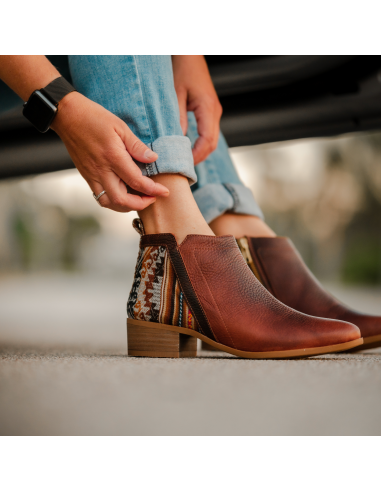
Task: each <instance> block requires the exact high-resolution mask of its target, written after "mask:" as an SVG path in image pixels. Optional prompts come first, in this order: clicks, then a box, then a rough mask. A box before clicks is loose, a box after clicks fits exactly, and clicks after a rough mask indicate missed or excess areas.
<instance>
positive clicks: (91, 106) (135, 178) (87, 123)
mask: <svg viewBox="0 0 381 492" xmlns="http://www.w3.org/2000/svg"><path fill="white" fill-rule="evenodd" d="M52 129H53V130H54V131H55V132H56V133H57V134H58V135H59V136H60V137H61V139H62V141H63V143H64V144H65V146H66V148H67V150H68V152H69V154H70V157H71V158H72V160H73V162H74V164H75V166H76V167H77V169H78V171H79V172H80V173H81V175H82V176H83V177H84V178H85V180H86V181H87V183H88V185H89V186H90V188H91V190H92V191H93V192H94V193H95V194H96V195H98V194H99V193H101V191H103V190H106V193H105V194H104V195H102V197H101V198H100V199H99V202H100V204H101V205H102V207H106V208H110V209H111V210H115V211H117V212H130V211H131V210H137V211H139V210H143V209H144V208H146V207H148V206H149V205H151V204H152V203H153V202H154V201H155V200H156V198H155V197H157V196H167V195H168V194H169V191H168V189H167V188H166V187H165V186H163V185H161V184H159V183H155V182H154V181H153V180H152V179H150V178H148V177H146V176H143V175H142V172H141V170H140V169H139V167H138V166H137V165H136V164H135V162H134V161H133V160H132V157H133V158H135V159H136V160H137V161H139V162H143V163H146V164H148V163H150V162H154V161H155V160H156V159H157V158H158V156H157V154H155V152H152V150H151V149H150V148H149V147H147V146H146V145H145V144H144V143H143V142H141V141H140V140H139V139H138V138H137V137H136V136H135V135H134V134H133V133H132V131H131V130H130V129H129V128H128V126H127V125H126V124H125V123H124V122H123V121H122V120H121V119H120V118H118V117H117V116H115V115H114V114H112V113H110V111H108V110H107V109H105V108H103V107H102V106H100V105H99V104H97V103H95V102H93V101H91V100H90V99H87V98H86V97H85V96H83V95H81V94H79V93H78V92H72V93H70V94H68V95H67V96H65V97H64V98H63V99H62V101H61V102H60V104H59V110H58V113H57V116H56V118H55V120H54V122H53V124H52ZM126 184H128V186H129V187H130V188H132V189H133V190H136V191H137V192H139V194H137V195H135V194H130V193H127V188H126Z"/></svg>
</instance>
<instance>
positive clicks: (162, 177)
mask: <svg viewBox="0 0 381 492" xmlns="http://www.w3.org/2000/svg"><path fill="white" fill-rule="evenodd" d="M152 179H153V180H154V181H155V182H156V183H161V184H163V185H164V186H166V187H167V188H168V190H169V196H166V197H158V198H157V199H156V201H155V202H154V203H153V204H152V205H150V206H149V207H147V208H145V209H144V210H142V211H140V212H139V217H140V218H141V219H142V221H143V224H144V229H145V232H146V234H160V233H165V232H170V233H172V234H173V235H174V236H175V237H176V240H177V242H178V243H179V244H180V243H181V242H182V241H183V240H184V239H185V237H186V236H187V235H188V234H201V235H203V236H214V234H213V231H212V230H211V229H210V227H209V226H208V224H207V223H206V222H205V219H204V217H203V216H202V214H201V212H200V210H199V208H198V206H197V204H196V202H195V200H194V198H193V195H192V192H191V189H190V186H189V183H188V179H187V178H185V177H184V176H181V175H179V174H158V175H157V176H153V177H152Z"/></svg>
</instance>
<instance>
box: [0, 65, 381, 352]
mask: <svg viewBox="0 0 381 492" xmlns="http://www.w3.org/2000/svg"><path fill="white" fill-rule="evenodd" d="M52 58H53V59H54V61H55V62H56V64H58V65H59V63H62V62H63V61H64V60H63V57H55V58H54V57H52ZM269 58H272V59H273V60H270V61H271V63H273V65H271V64H270V65H271V67H272V70H273V72H274V70H275V69H274V66H275V67H277V65H276V63H278V62H279V63H280V65H279V66H278V72H276V70H275V72H276V73H275V75H276V77H277V79H276V80H277V81H279V80H283V86H282V87H280V86H279V84H278V86H276V85H275V86H274V87H273V86H272V85H271V80H272V79H271V78H270V79H269V78H267V79H266V77H265V75H266V66H267V68H268V65H266V63H267V64H269V60H268V59H269ZM285 58H289V59H290V58H292V59H293V60H288V65H287V64H286V65H287V66H288V67H289V71H288V72H287V71H285V69H284V66H285ZM295 58H298V60H297V61H296V62H295V60H294V59H295ZM306 58H308V60H304V65H303V64H301V61H303V60H302V59H306ZM311 58H313V59H314V60H313V62H314V63H315V65H313V64H312V65H311V60H310V59H311ZM322 58H324V60H321V59H322ZM327 58H328V59H330V60H328V62H327ZM334 58H335V59H336V62H335V63H336V64H333V59H334ZM339 58H340V57H207V59H208V63H209V65H210V68H211V73H212V76H213V77H214V81H215V83H216V87H217V89H218V91H219V95H220V98H221V101H222V103H223V106H224V109H225V114H224V119H223V121H222V128H223V130H224V132H225V134H226V137H227V140H228V142H229V144H230V145H231V150H230V152H231V156H232V158H233V161H234V163H235V165H236V166H237V168H238V171H239V174H240V176H241V177H242V179H243V181H244V183H245V184H246V185H247V186H249V187H251V188H252V190H253V191H254V195H255V197H256V199H257V200H258V202H259V204H260V206H261V207H262V209H263V212H264V214H265V218H266V221H267V223H268V224H269V225H270V226H271V227H272V228H273V229H274V230H275V231H276V233H277V234H278V235H285V236H289V237H291V239H292V240H293V241H294V243H295V244H296V246H297V247H298V249H299V251H300V252H301V254H302V256H303V258H304V259H305V261H306V262H307V264H308V266H309V267H310V268H311V269H312V271H313V272H314V273H315V275H316V276H317V277H318V278H319V279H320V280H321V281H322V282H323V283H324V284H325V285H326V286H327V287H328V288H329V289H330V290H331V291H332V292H333V293H334V294H336V295H337V296H338V297H340V298H341V299H342V300H344V301H346V302H347V303H350V304H351V305H352V306H354V307H357V308H358V309H362V310H366V311H368V312H372V313H375V314H377V313H379V314H381V302H380V301H381V227H380V226H381V213H380V211H381V165H380V159H381V131H380V130H378V128H381V124H380V117H379V116H377V117H376V116H375V115H381V108H378V106H377V105H379V102H378V101H379V100H381V98H379V97H378V94H379V92H377V91H379V89H378V86H379V85H380V77H379V68H378V67H379V66H381V63H380V60H379V57H341V58H340V60H338V59H339ZM348 58H350V59H348ZM354 58H356V60H355V61H354ZM365 58H367V59H368V60H367V61H364V59H365ZM276 59H281V60H280V61H279V60H276ZM318 59H319V60H318ZM359 59H361V60H360V61H359ZM254 61H255V63H256V65H255V67H256V70H257V71H256V72H255V70H254V69H253V66H254V65H253V63H254ZM307 62H308V63H307ZM318 62H319V63H320V65H319V63H318ZM234 63H235V64H236V65H235V67H236V69H237V70H235V74H236V77H235V79H234V78H233V80H230V79H228V78H227V77H228V75H229V74H231V73H232V71H231V64H234ZM250 63H251V64H252V65H250ZM292 63H294V65H292ZM295 63H296V64H299V65H301V66H300V67H299V69H300V70H299V72H298V71H297V70H296V68H298V67H297V66H296V65H295ZM354 63H356V64H357V65H354ZM224 64H225V72H223V70H222V68H221V67H223V66H224ZM308 64H309V65H308ZM317 65H318V66H319V67H320V72H319V70H317V68H316V66H317ZM311 66H313V67H315V68H314V70H315V71H314V70H312V72H311ZM250 67H251V69H252V72H250V70H249V68H250ZM258 67H259V68H258ZM282 67H283V68H282ZM295 67H296V68H295ZM356 67H357V68H356ZM238 68H240V69H241V71H239V70H238ZM281 69H283V72H282V71H281ZM65 70H66V72H65ZM221 70H222V71H221ZM245 70H246V71H245ZM248 70H249V72H248ZM253 70H254V71H253ZM308 70H309V71H308ZM353 70H354V72H353ZM61 72H62V73H64V74H66V76H67V78H69V77H70V74H69V73H68V72H67V69H65V67H63V68H62V69H61ZM338 73H339V74H343V73H344V74H348V73H351V74H352V78H351V79H350V80H349V79H348V77H347V78H346V79H345V83H344V82H343V80H344V79H343V78H340V77H341V75H340V77H339V76H338V75H337V74H338ZM353 73H354V74H355V75H356V77H354V76H353ZM224 74H225V75H224ZM237 74H238V75H239V74H241V75H242V74H244V75H245V74H246V75H245V77H246V78H245V77H243V78H242V77H241V79H239V77H238V75H237ZM248 74H249V75H248ZM250 74H251V75H250ZM282 74H283V75H282ZM285 74H286V75H285ZM290 74H291V75H292V77H293V78H292V77H291V75H290ZM295 74H299V76H296V75H295ZM300 74H302V75H300ZM327 74H328V75H327ZM332 74H333V75H332ZM335 74H336V75H335ZM323 75H324V77H325V78H324V77H323ZM229 76H230V75H229ZM250 76H251V79H250ZM282 76H283V79H282ZM237 77H238V79H239V80H238V79H237ZM261 77H262V78H261ZM287 77H288V78H287ZM290 77H291V78H290ZM308 77H309V78H308ZM322 77H323V78H322ZM306 80H307V82H306ZM327 80H330V81H331V85H329V84H328V82H327ZM261 83H262V85H261ZM229 84H230V85H229ZM245 84H246V85H245ZM250 84H251V85H250ZM263 84H265V86H263ZM301 84H303V90H301V89H300V87H301ZM356 84H357V85H356ZM298 87H299V89H298ZM317 87H318V88H319V89H317ZM376 89H377V91H376ZM2 90H3V92H2V91H1V87H0V103H1V104H2V110H3V115H2V117H1V118H0V178H3V179H1V180H0V343H3V344H5V345H8V344H11V345H13V344H17V345H20V346H24V345H27V346H31V345H33V346H41V345H54V346H60V345H62V346H81V347H84V346H86V347H89V348H91V349H97V350H112V351H114V352H115V351H117V352H120V353H124V352H125V347H126V336H125V320H126V312H125V305H126V300H127V297H128V293H129V290H130V287H131V284H132V278H133V269H134V266H135V261H136V257H137V248H138V240H139V237H138V235H137V233H136V232H135V231H134V230H133V228H132V226H131V222H132V219H133V218H134V217H135V216H136V215H135V214H133V213H130V214H118V213H115V212H111V211H109V210H104V209H102V208H101V207H99V206H98V205H97V204H96V202H95V201H94V199H93V197H92V194H91V192H90V190H89V188H88V186H87V184H86V183H85V181H84V180H83V179H82V178H81V176H80V175H79V173H78V172H77V171H76V169H73V168H72V167H73V165H72V163H71V161H70V159H68V156H67V155H66V154H65V151H64V149H62V145H61V143H60V142H59V141H58V139H56V137H55V135H54V134H53V132H49V136H48V134H47V135H43V136H41V135H39V134H37V132H36V131H35V130H34V129H33V128H30V127H28V126H27V124H26V123H25V121H24V120H23V119H22V118H20V109H19V106H18V105H19V103H20V101H19V100H18V98H17V97H16V96H14V95H13V94H12V93H11V92H9V91H7V90H6V88H3V89H2ZM367 91H368V92H367ZM364 94H365V95H364ZM259 95H261V97H259ZM296 95H297V96H296ZM366 98H368V99H366ZM364 100H366V102H365V103H364ZM266 101H267V102H266ZM269 101H271V104H270V103H269ZM274 101H275V102H274ZM285 101H286V102H287V104H285ZM359 101H360V102H359ZM374 101H377V104H376V103H375V102H374ZM360 103H361V104H360ZM266 104H267V106H266ZM324 104H326V107H327V108H328V109H327V111H326V113H324V114H323V113H322V111H321V108H322V107H324ZM356 104H357V106H356ZM355 107H357V113H356V111H355V109H354V108H355ZM314 108H315V109H314ZM316 108H317V109H316ZM319 108H320V109H319ZM338 108H339V109H338ZM343 108H344V109H343ZM348 108H349V109H348ZM364 108H365V109H364ZM361 111H362V113H361ZM373 113H374V114H373ZM282 115H283V116H282ZM322 115H323V116H322ZM338 115H340V117H339V116H338ZM266 125H267V126H266ZM242 126H244V128H245V129H246V130H245V132H240V131H239V129H240V128H242ZM264 129H266V131H264ZM349 131H350V132H355V133H350V134H345V132H349ZM261 132H262V133H261ZM339 133H344V135H341V136H332V135H336V134H339ZM242 135H243V136H242ZM302 137H303V138H302ZM44 138H45V140H44ZM290 138H292V139H293V140H288V139H290ZM274 141H276V143H274ZM253 144H255V145H253Z"/></svg>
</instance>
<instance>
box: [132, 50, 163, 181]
mask: <svg viewBox="0 0 381 492" xmlns="http://www.w3.org/2000/svg"><path fill="white" fill-rule="evenodd" d="M132 57H133V59H134V65H135V70H136V76H137V78H138V82H139V91H140V94H141V97H142V101H143V106H144V112H145V117H146V120H147V123H148V128H149V132H150V140H151V144H150V145H151V150H152V128H151V123H150V120H149V118H148V114H147V106H146V102H145V99H144V93H143V91H142V83H141V79H140V75H139V69H138V64H137V63H136V55H132ZM145 166H146V170H147V176H154V175H155V174H158V173H159V171H158V169H157V164H156V161H154V162H151V163H149V164H146V165H145ZM155 168H156V172H155Z"/></svg>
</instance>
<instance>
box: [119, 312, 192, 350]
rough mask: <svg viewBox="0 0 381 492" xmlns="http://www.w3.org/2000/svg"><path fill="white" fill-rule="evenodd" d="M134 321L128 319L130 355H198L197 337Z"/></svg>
mask: <svg viewBox="0 0 381 492" xmlns="http://www.w3.org/2000/svg"><path fill="white" fill-rule="evenodd" d="M134 321H135V320H133V319H127V347H128V349H127V352H128V355H129V356H130V357H174V358H176V359H178V358H182V357H197V338H194V337H192V336H189V335H184V334H182V333H177V332H175V331H169V330H163V329H158V328H153V327H152V328H151V327H147V326H142V325H141V324H138V323H139V322H138V323H136V322H135V323H134ZM153 324H154V323H151V325H153ZM155 324H156V323H155ZM158 325H159V323H158Z"/></svg>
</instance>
